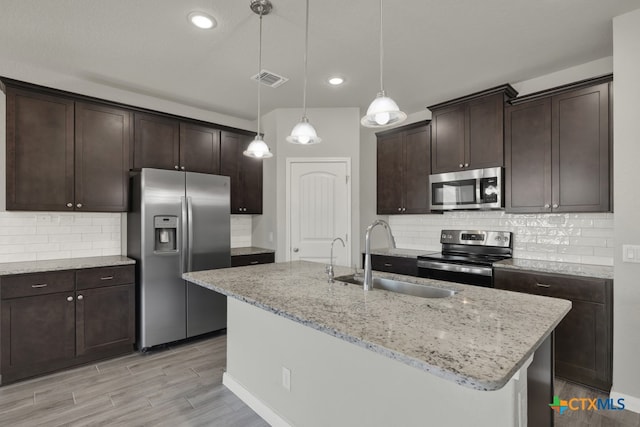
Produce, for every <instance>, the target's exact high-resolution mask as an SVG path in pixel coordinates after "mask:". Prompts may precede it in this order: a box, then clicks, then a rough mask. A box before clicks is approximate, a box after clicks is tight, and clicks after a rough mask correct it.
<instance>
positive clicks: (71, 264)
mask: <svg viewBox="0 0 640 427" xmlns="http://www.w3.org/2000/svg"><path fill="white" fill-rule="evenodd" d="M135 263H136V261H135V260H133V259H131V258H127V257H125V256H122V255H114V256H96V257H86V258H65V259H51V260H46V261H24V262H4V263H0V276H8V275H10V274H24V273H39V272H43V271H58V270H78V269H82V268H94V267H114V266H118V265H129V264H135Z"/></svg>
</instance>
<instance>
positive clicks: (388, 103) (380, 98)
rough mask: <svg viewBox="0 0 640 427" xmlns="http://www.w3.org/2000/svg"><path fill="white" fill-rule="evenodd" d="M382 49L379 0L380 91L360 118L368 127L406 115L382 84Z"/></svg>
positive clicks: (390, 122)
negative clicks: (386, 92) (365, 113)
mask: <svg viewBox="0 0 640 427" xmlns="http://www.w3.org/2000/svg"><path fill="white" fill-rule="evenodd" d="M383 58H384V50H383V49H382V0H380V92H378V95H377V96H376V98H375V99H374V100H373V102H371V104H370V105H369V108H367V115H366V116H364V117H363V118H362V119H361V120H360V124H362V126H364V127H368V128H382V127H386V126H391V125H394V124H398V123H402V122H403V121H404V120H405V119H406V118H407V115H406V114H405V113H404V112H402V111H400V108H399V107H398V104H396V103H395V101H394V100H393V99H391V98H389V97H388V96H387V95H386V94H385V92H384V87H383V84H382V81H383V79H382V65H383Z"/></svg>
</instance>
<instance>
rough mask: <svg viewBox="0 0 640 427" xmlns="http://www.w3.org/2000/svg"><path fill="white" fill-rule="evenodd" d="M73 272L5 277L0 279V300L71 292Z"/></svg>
mask: <svg viewBox="0 0 640 427" xmlns="http://www.w3.org/2000/svg"><path fill="white" fill-rule="evenodd" d="M74 275H75V273H74V271H72V270H65V271H52V272H47V273H28V274H16V275H13V276H5V277H3V278H2V279H0V289H1V292H0V295H1V296H2V299H10V298H19V297H28V296H35V295H45V294H52V293H55V292H65V291H71V292H73V284H74V283H73V278H74Z"/></svg>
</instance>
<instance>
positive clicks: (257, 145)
mask: <svg viewBox="0 0 640 427" xmlns="http://www.w3.org/2000/svg"><path fill="white" fill-rule="evenodd" d="M249 7H250V8H251V10H252V11H253V13H255V14H256V15H259V16H260V36H259V42H258V131H257V132H256V137H255V138H254V140H253V141H251V143H250V144H249V146H248V147H247V149H246V150H245V151H244V152H243V153H242V154H244V155H245V156H247V157H255V158H258V159H266V158H269V157H272V156H273V153H272V152H271V151H270V150H269V146H268V145H267V143H266V142H264V140H263V139H262V135H260V89H261V88H260V87H261V86H262V81H261V78H260V77H261V75H262V16H263V15H268V14H269V12H271V9H272V8H273V5H272V4H271V2H270V1H269V0H252V1H251V4H250V5H249Z"/></svg>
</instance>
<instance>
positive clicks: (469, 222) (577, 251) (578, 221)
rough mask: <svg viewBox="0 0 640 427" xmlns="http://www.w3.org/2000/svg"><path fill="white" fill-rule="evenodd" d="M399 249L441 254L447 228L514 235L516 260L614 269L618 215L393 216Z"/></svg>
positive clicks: (472, 213) (459, 213)
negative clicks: (577, 264) (505, 232)
mask: <svg viewBox="0 0 640 427" xmlns="http://www.w3.org/2000/svg"><path fill="white" fill-rule="evenodd" d="M389 224H390V226H391V229H392V230H393V234H394V236H395V238H396V244H397V246H398V247H401V248H406V249H418V250H436V251H438V250H440V248H441V245H440V231H441V230H443V229H448V228H450V229H471V230H476V229H481V230H499V231H511V232H512V233H513V255H514V257H515V258H523V259H532V260H546V261H559V262H571V263H579V264H594V265H607V266H612V265H613V250H614V249H613V248H614V245H613V213H584V214H527V215H516V214H508V213H505V212H503V211H481V212H479V211H455V212H445V213H443V214H442V215H392V216H389Z"/></svg>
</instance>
